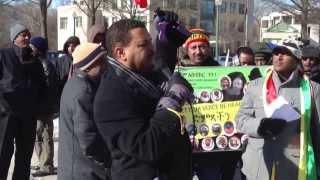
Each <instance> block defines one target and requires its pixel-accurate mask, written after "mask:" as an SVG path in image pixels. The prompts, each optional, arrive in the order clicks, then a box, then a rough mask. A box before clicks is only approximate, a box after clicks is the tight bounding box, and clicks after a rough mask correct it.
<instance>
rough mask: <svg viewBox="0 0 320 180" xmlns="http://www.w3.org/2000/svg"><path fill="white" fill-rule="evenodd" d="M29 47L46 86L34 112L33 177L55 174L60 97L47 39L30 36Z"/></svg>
mask: <svg viewBox="0 0 320 180" xmlns="http://www.w3.org/2000/svg"><path fill="white" fill-rule="evenodd" d="M30 47H31V48H32V50H33V53H32V54H33V56H34V57H37V58H38V59H39V60H40V62H41V64H42V66H43V69H44V75H45V78H46V86H47V88H46V90H47V91H46V92H45V97H44V98H43V99H42V100H41V102H40V105H39V108H38V109H37V114H36V118H37V134H36V143H35V152H36V154H37V156H38V159H39V166H35V167H36V168H35V169H36V170H37V171H36V172H34V173H32V175H33V176H34V177H35V176H46V175H51V174H55V172H54V165H53V154H54V143H53V119H54V118H55V113H57V112H58V101H59V99H60V98H58V87H57V82H58V81H57V73H56V71H55V68H54V65H53V64H52V63H51V62H50V61H49V60H48V59H47V50H48V43H47V40H46V39H44V38H43V37H40V36H36V37H32V38H31V39H30ZM31 168H33V167H31ZM37 168H39V169H37Z"/></svg>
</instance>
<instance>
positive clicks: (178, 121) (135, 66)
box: [94, 19, 193, 180]
mask: <svg viewBox="0 0 320 180" xmlns="http://www.w3.org/2000/svg"><path fill="white" fill-rule="evenodd" d="M107 39H108V41H107V46H106V47H107V52H108V55H109V57H108V67H107V70H106V72H105V73H104V75H103V76H102V78H101V83H100V85H99V88H98V91H97V94H96V97H95V101H94V120H95V121H96V123H97V127H98V130H99V132H100V133H101V135H102V138H103V141H104V143H105V145H107V146H108V148H109V150H110V154H111V160H112V165H111V178H112V180H138V179H139V180H153V179H157V178H159V179H160V180H177V179H183V180H190V179H191V178H192V176H191V146H190V142H189V138H188V136H187V134H186V133H184V130H185V129H184V126H183V123H182V121H183V119H182V117H181V116H180V114H179V112H180V111H181V107H182V105H183V104H184V102H186V101H187V99H189V97H190V96H191V95H192V92H193V90H192V88H191V86H190V85H189V84H188V83H187V82H186V80H185V79H183V78H182V77H181V76H179V75H178V74H175V75H172V76H171V78H170V80H169V81H168V86H167V88H166V89H167V90H166V91H164V92H163V91H162V90H161V89H160V88H158V86H157V85H156V84H155V83H153V81H151V80H150V79H151V78H152V77H150V73H152V72H151V71H152V67H153V62H152V58H153V56H154V50H153V46H152V43H151V37H150V35H149V33H148V32H147V30H146V28H145V25H144V23H143V22H140V21H136V20H129V19H126V20H120V21H118V22H115V23H114V24H113V25H112V26H111V27H110V28H109V30H108V32H107Z"/></svg>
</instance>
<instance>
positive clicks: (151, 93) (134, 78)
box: [108, 56, 162, 99]
mask: <svg viewBox="0 0 320 180" xmlns="http://www.w3.org/2000/svg"><path fill="white" fill-rule="evenodd" d="M108 62H109V64H110V65H111V66H112V67H113V68H114V70H115V72H116V74H117V75H118V76H123V75H125V76H126V80H127V83H128V84H129V85H131V86H133V87H137V88H138V89H139V90H141V91H142V94H144V95H146V96H148V97H150V98H152V99H159V98H160V97H161V94H162V91H161V90H160V89H159V88H158V87H156V86H155V85H153V84H152V83H151V82H150V81H149V80H147V79H146V78H145V77H143V76H141V75H140V74H137V73H135V72H133V71H132V70H130V69H129V68H127V67H126V66H124V65H123V64H121V63H119V62H118V61H117V60H115V59H113V58H111V57H109V56H108Z"/></svg>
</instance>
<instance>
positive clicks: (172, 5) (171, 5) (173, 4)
mask: <svg viewBox="0 0 320 180" xmlns="http://www.w3.org/2000/svg"><path fill="white" fill-rule="evenodd" d="M168 7H169V8H175V7H176V0H168Z"/></svg>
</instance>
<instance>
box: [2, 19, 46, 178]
mask: <svg viewBox="0 0 320 180" xmlns="http://www.w3.org/2000/svg"><path fill="white" fill-rule="evenodd" d="M30 37H31V35H30V32H29V30H28V28H26V27H25V26H23V25H21V24H15V25H14V26H12V27H11V29H10V39H11V41H12V46H11V47H9V48H3V49H0V67H1V68H0V96H1V97H3V101H1V102H0V106H1V109H2V110H5V111H7V113H5V116H1V117H0V162H1V163H0V179H7V175H8V170H9V167H10V162H11V158H12V155H13V153H14V150H15V165H14V166H15V167H14V171H13V175H12V179H19V180H27V179H29V176H30V162H31V157H32V153H33V146H34V141H35V133H36V120H35V118H34V117H35V113H36V110H37V108H38V105H39V104H38V102H39V101H40V99H42V98H43V92H44V89H45V88H46V85H45V77H44V72H43V68H42V65H41V63H40V62H39V61H38V60H37V59H36V58H34V57H32V49H31V48H30V47H29V40H30ZM14 144H15V146H14Z"/></svg>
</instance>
